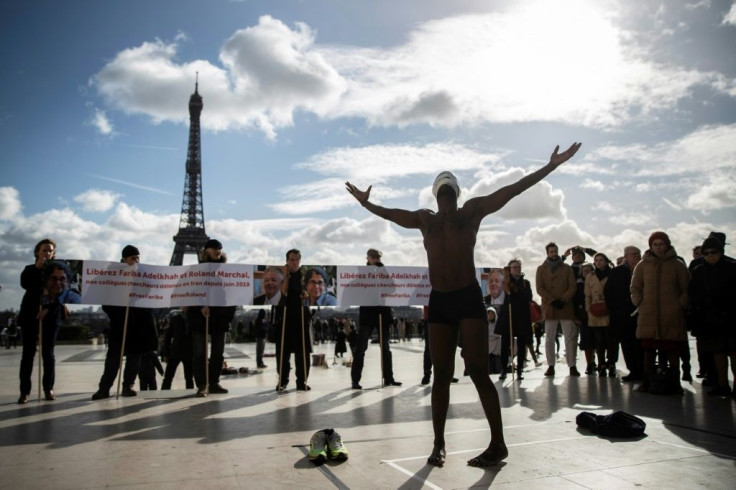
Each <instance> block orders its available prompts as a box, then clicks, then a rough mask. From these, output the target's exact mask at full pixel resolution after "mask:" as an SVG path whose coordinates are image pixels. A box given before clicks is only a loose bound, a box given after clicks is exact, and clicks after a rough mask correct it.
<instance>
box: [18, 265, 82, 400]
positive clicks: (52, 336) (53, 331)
mask: <svg viewBox="0 0 736 490" xmlns="http://www.w3.org/2000/svg"><path fill="white" fill-rule="evenodd" d="M71 276H72V271H71V270H70V269H69V266H68V265H67V264H66V262H62V261H60V260H54V261H52V262H49V263H48V264H47V265H46V266H45V267H44V268H43V271H42V273H41V280H42V283H43V284H44V294H43V295H42V296H41V306H40V310H39V312H38V316H37V318H38V320H37V322H36V328H35V331H36V334H37V335H38V326H39V324H40V327H41V339H40V340H41V357H42V358H43V381H42V383H41V384H42V385H43V393H44V398H45V399H46V400H48V401H51V400H56V396H54V382H55V380H56V358H55V357H54V346H55V344H56V336H57V335H58V333H59V329H60V328H61V325H62V324H63V323H64V320H66V319H67V318H68V317H69V310H68V309H67V307H66V306H65V305H67V304H79V303H80V302H81V297H80V296H79V295H78V294H77V293H76V292H75V291H72V290H71V289H69V281H70V279H71ZM29 330H34V329H33V328H29ZM24 331H25V329H24ZM37 340H38V338H34V339H33V340H32V341H31V342H29V343H30V344H31V345H32V346H33V348H34V351H35V347H36V341H37ZM23 350H24V351H25V350H26V344H25V342H23ZM34 353H35V352H34ZM23 360H25V361H26V364H23ZM23 360H22V361H21V373H20V384H21V395H20V398H19V399H18V403H20V404H23V403H26V402H28V395H29V394H30V392H31V373H32V370H33V356H31V358H30V359H28V358H27V357H25V352H24V358H23Z"/></svg>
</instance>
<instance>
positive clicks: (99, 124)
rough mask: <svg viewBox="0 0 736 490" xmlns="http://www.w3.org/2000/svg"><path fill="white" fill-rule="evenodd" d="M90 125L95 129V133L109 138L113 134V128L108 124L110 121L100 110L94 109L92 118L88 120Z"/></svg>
mask: <svg viewBox="0 0 736 490" xmlns="http://www.w3.org/2000/svg"><path fill="white" fill-rule="evenodd" d="M90 124H91V125H92V126H94V127H95V128H97V131H99V132H100V134H103V135H105V136H109V135H112V134H114V133H115V128H114V127H113V125H112V123H111V122H110V119H109V118H108V117H107V114H106V113H105V111H103V110H101V109H95V111H94V113H93V114H92V117H91V118H90Z"/></svg>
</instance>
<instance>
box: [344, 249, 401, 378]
mask: <svg viewBox="0 0 736 490" xmlns="http://www.w3.org/2000/svg"><path fill="white" fill-rule="evenodd" d="M381 256H383V254H382V253H381V252H380V251H378V250H376V249H375V248H370V249H368V252H367V256H366V264H365V265H373V266H377V267H383V263H382V262H381ZM358 311H359V319H358V342H357V345H356V347H355V351H354V352H353V365H352V367H351V368H350V378H351V379H352V382H353V389H354V390H361V389H363V387H362V386H361V385H360V378H361V376H362V374H363V363H364V360H365V351H366V350H368V340H369V339H370V338H371V334H373V330H374V329H378V328H379V326H380V328H381V330H380V331H379V337H380V341H381V344H380V345H381V374H382V378H383V385H384V386H401V382H399V381H396V380H395V379H394V371H393V359H392V357H391V349H390V347H389V342H388V341H389V333H390V331H391V322H393V313H392V311H391V308H390V307H388V306H361V307H360V309H359V310H358Z"/></svg>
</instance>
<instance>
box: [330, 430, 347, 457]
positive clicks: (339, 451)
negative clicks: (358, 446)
mask: <svg viewBox="0 0 736 490" xmlns="http://www.w3.org/2000/svg"><path fill="white" fill-rule="evenodd" d="M327 450H328V453H327V455H328V456H329V457H330V458H331V459H334V460H337V461H345V460H346V459H348V449H347V448H346V447H345V445H344V444H343V443H342V437H340V434H338V433H337V432H335V431H334V430H333V431H332V433H330V434H329V435H328V436H327Z"/></svg>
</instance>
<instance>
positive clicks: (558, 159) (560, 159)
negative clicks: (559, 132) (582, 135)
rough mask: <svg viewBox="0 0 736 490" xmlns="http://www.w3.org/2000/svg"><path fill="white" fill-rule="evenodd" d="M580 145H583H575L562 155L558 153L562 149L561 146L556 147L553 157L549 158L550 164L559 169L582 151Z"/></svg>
mask: <svg viewBox="0 0 736 490" xmlns="http://www.w3.org/2000/svg"><path fill="white" fill-rule="evenodd" d="M580 145H582V143H573V144H572V145H571V146H570V148H568V149H567V150H565V151H563V152H562V153H557V151H558V150H559V149H560V145H557V146H555V151H554V152H553V153H552V156H551V157H549V163H551V164H552V165H554V166H555V167H558V166H560V165H562V164H563V163H565V162H566V161H568V160H569V159H571V158H572V156H573V155H574V154H575V153H577V152H578V150H579V149H580Z"/></svg>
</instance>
